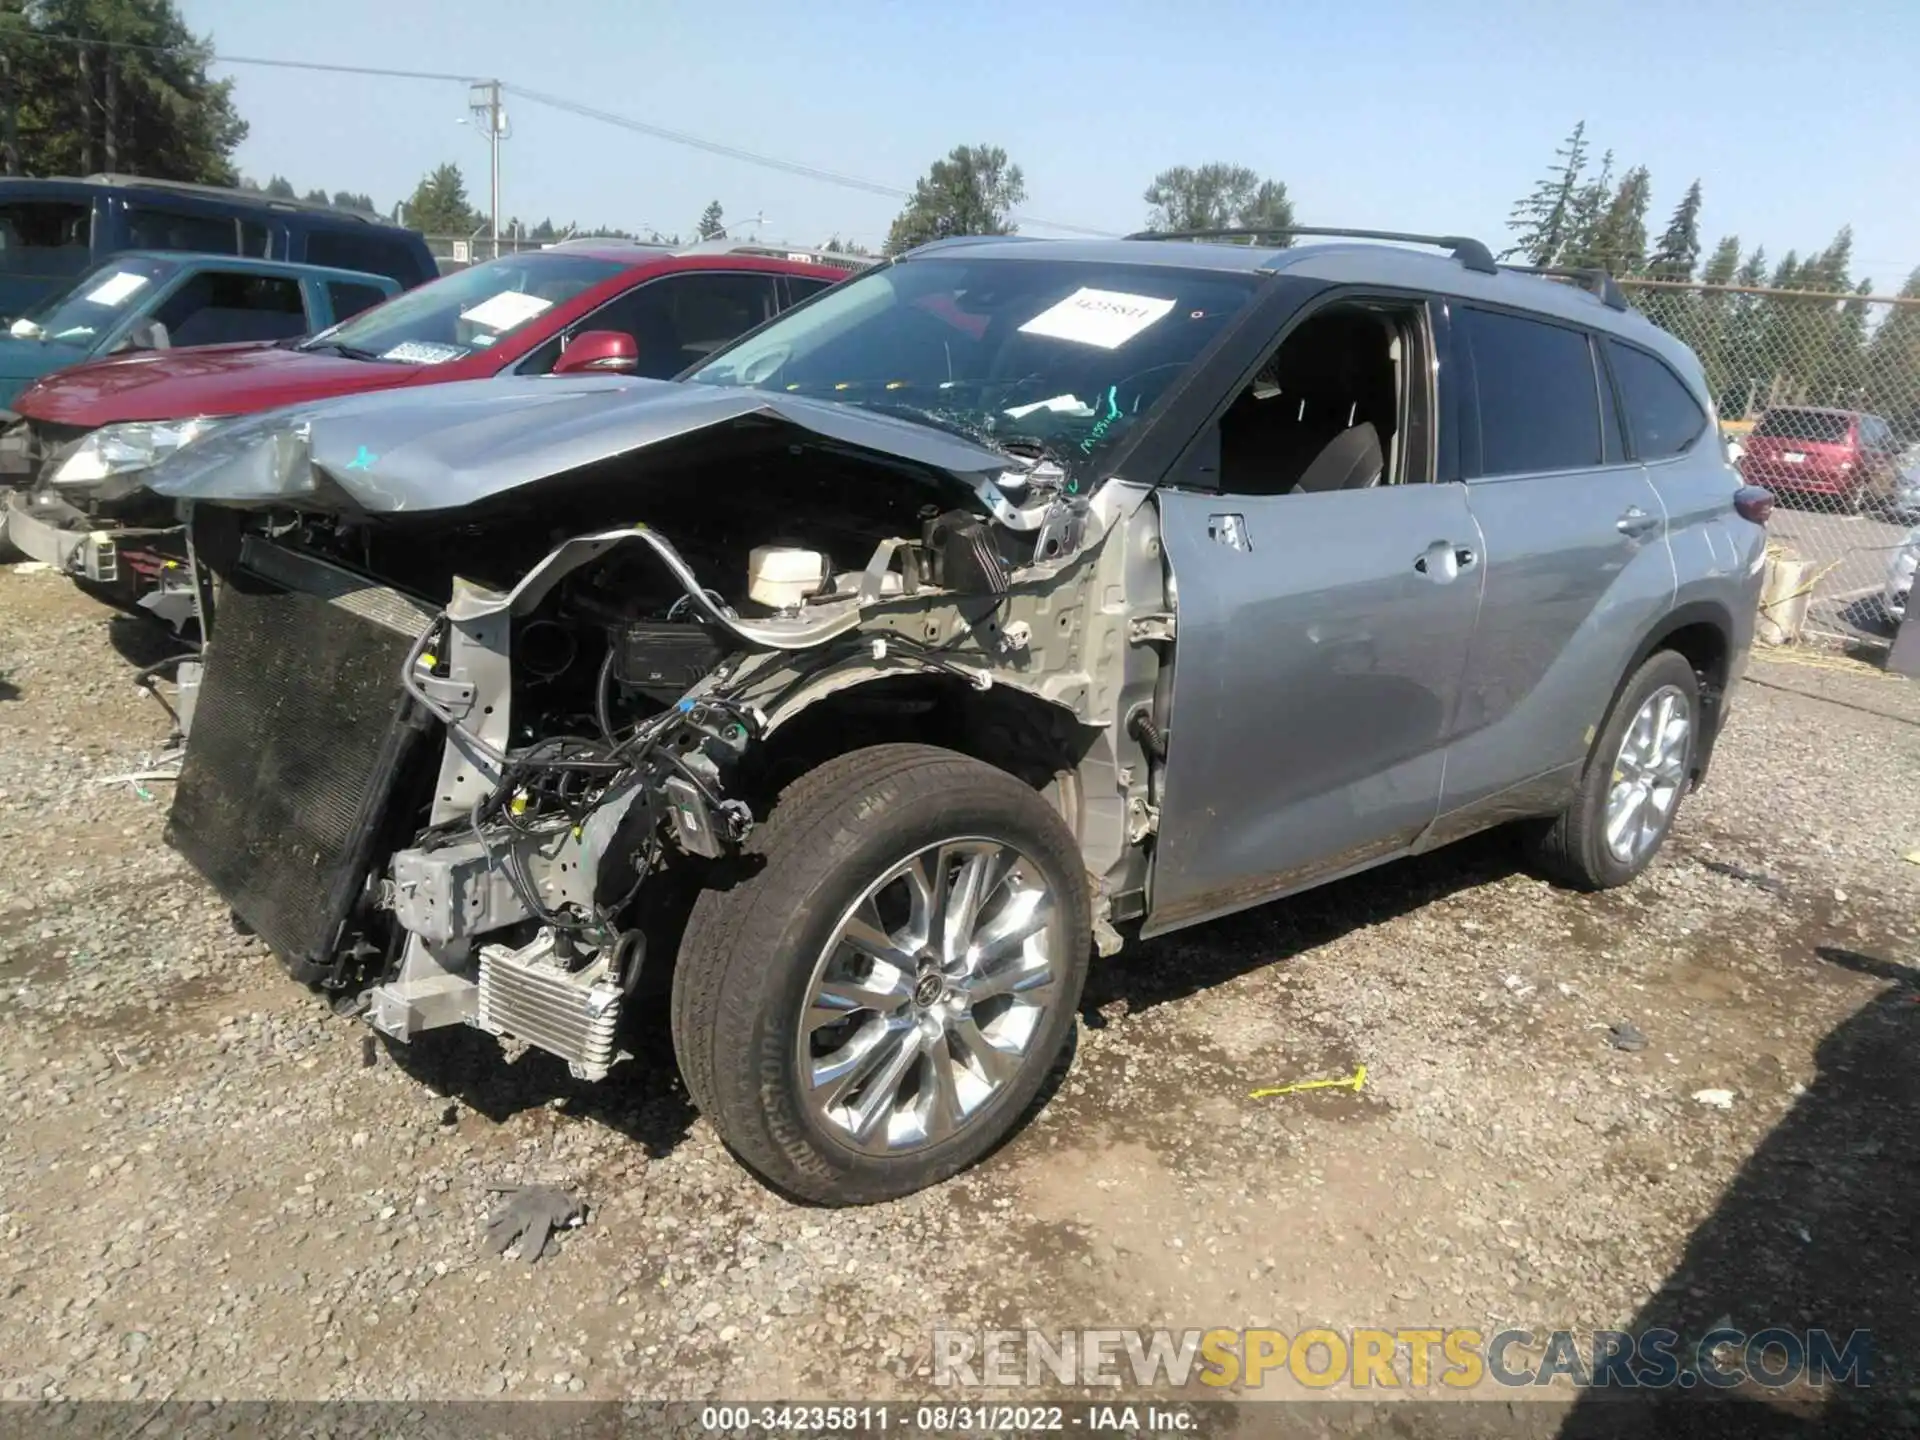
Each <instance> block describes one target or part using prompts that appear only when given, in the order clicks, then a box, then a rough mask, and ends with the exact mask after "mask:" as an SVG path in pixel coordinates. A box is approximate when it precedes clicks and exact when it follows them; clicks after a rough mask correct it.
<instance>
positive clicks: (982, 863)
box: [673, 745, 1091, 1205]
mask: <svg viewBox="0 0 1920 1440" xmlns="http://www.w3.org/2000/svg"><path fill="white" fill-rule="evenodd" d="M746 858H747V862H748V865H747V867H743V868H746V869H748V870H749V873H747V874H746V875H745V876H744V877H743V878H741V879H739V880H738V881H737V882H736V883H734V884H732V885H730V886H726V887H724V888H715V889H711V890H708V891H706V892H705V893H704V894H702V896H701V897H700V899H699V901H698V902H697V903H696V905H695V907H694V912H693V916H692V918H691V920H690V921H689V922H688V926H687V932H686V938H685V940H684V941H683V943H682V945H681V950H680V957H679V963H678V965H677V966H676V969H675V975H674V995H673V1030H674V1048H675V1052H676V1055H677V1056H678V1059H679V1062H680V1068H681V1072H682V1074H683V1076H684V1077H685V1079H686V1082H687V1088H688V1091H689V1093H690V1094H691V1095H692V1097H693V1100H694V1103H695V1104H697V1105H698V1106H699V1107H700V1108H701V1110H702V1111H703V1112H705V1114H706V1115H707V1117H708V1119H709V1120H710V1121H711V1122H712V1124H713V1125H714V1127H715V1129H716V1130H718V1131H719V1133H720V1136H721V1138H722V1139H723V1140H724V1141H725V1142H726V1144H727V1145H728V1147H729V1148H730V1149H731V1150H732V1151H733V1152H734V1153H735V1154H736V1155H737V1156H738V1157H739V1158H740V1159H741V1160H742V1161H743V1162H744V1163H745V1164H746V1165H747V1166H748V1167H749V1168H750V1169H752V1170H754V1171H755V1172H756V1173H757V1174H759V1175H760V1176H761V1177H762V1178H764V1179H766V1180H767V1181H769V1182H770V1183H772V1184H773V1185H775V1186H776V1187H778V1188H779V1189H781V1190H784V1191H786V1192H788V1193H790V1194H793V1195H796V1196H798V1197H800V1198H803V1199H807V1200H812V1201H815V1202H818V1203H823V1204H830V1205H844V1204H863V1203H868V1202H872V1201H877V1200H885V1199H890V1198H893V1197H895V1196H899V1195H904V1194H907V1193H909V1192H910V1191H913V1190H917V1189H920V1188H921V1187H923V1186H926V1185H930V1184H934V1183H936V1182H937V1181H940V1180H943V1179H945V1178H946V1177H948V1176H950V1175H952V1174H954V1173H955V1172H956V1171H958V1170H961V1169H963V1168H964V1167H966V1166H967V1165H970V1164H972V1163H974V1162H975V1161H976V1160H978V1159H980V1158H981V1157H982V1156H983V1155H985V1154H986V1153H987V1152H988V1151H989V1150H991V1149H992V1148H993V1146H994V1145H996V1144H997V1143H998V1142H999V1141H1000V1140H1001V1139H1003V1138H1004V1137H1005V1136H1006V1135H1007V1133H1008V1132H1009V1131H1011V1130H1012V1129H1013V1127H1014V1126H1015V1125H1016V1124H1017V1123H1018V1121H1019V1119H1020V1118H1021V1116H1022V1114H1023V1113H1024V1112H1025V1111H1026V1109H1027V1108H1028V1106H1029V1105H1030V1104H1031V1103H1032V1101H1033V1099H1034V1097H1035V1095H1036V1094H1037V1093H1038V1091H1039V1089H1040V1086H1041V1084H1042V1082H1043V1081H1044V1080H1045V1078H1046V1074H1047V1071H1048V1070H1049V1068H1050V1067H1051V1066H1052V1064H1053V1062H1054V1060H1055V1058H1056V1057H1057V1055H1058V1054H1059V1052H1060V1049H1061V1046H1062V1044H1063V1042H1064V1041H1065V1039H1066V1037H1067V1035H1068V1033H1069V1031H1070V1030H1071V1028H1072V1026H1073V1021H1074V1013H1075V1011H1076V1009H1077V1007H1078V1005H1079V1000H1080V990H1081V986H1082V984H1083V983H1084V981H1085V978H1086V968H1087V959H1088V949H1089V935H1090V931H1091V920H1090V916H1089V910H1088V898H1087V885H1086V880H1085V872H1084V868H1083V866H1082V863H1081V859H1080V854H1079V849H1078V846H1077V844H1076V842H1075V841H1074V838H1073V835H1072V833H1071V832H1070V831H1069V830H1068V829H1067V827H1066V825H1065V824H1064V822H1062V820H1061V819H1060V817H1059V816H1058V814H1056V813H1055V811H1054V810H1053V809H1052V807H1051V806H1049V805H1048V804H1047V803H1046V801H1045V800H1044V799H1042V798H1041V797H1040V796H1039V795H1038V794H1036V793H1035V792H1034V791H1033V790H1032V789H1031V788H1030V787H1028V786H1026V785H1024V784H1022V783H1021V782H1020V781H1018V780H1016V779H1014V778H1013V777H1012V776H1010V775H1007V774H1006V773H1004V772H1003V771H1000V770H996V769H994V768H993V767H991V766H988V765H984V764H982V763H980V762H979V761H976V760H971V759H968V758H966V757H964V756H960V755H957V754H954V753H952V752H950V751H943V750H936V749H932V748H930V747H926V746H917V745H883V746H876V747H873V748H872V749H867V750H860V751H856V752H854V753H853V754H850V755H847V756H843V757H841V758H839V759H836V760H834V761H832V762H830V763H829V764H827V765H824V766H822V767H820V768H819V769H818V770H815V771H812V772H811V773H809V774H807V775H805V776H803V777H801V778H800V779H799V780H797V781H795V782H794V783H793V784H792V785H791V786H789V787H788V788H787V790H786V791H785V792H784V793H783V794H782V796H781V798H780V800H779V802H778V804H777V805H776V806H775V808H774V810H773V813H772V815H771V816H770V817H769V818H768V821H767V823H766V824H765V825H763V826H761V827H760V828H759V829H758V830H756V831H755V833H754V835H753V837H752V840H751V841H750V842H749V845H748V855H747V857H746Z"/></svg>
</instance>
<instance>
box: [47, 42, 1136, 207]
mask: <svg viewBox="0 0 1920 1440" xmlns="http://www.w3.org/2000/svg"><path fill="white" fill-rule="evenodd" d="M15 33H18V34H21V35H24V36H27V37H29V38H32V39H36V40H40V41H42V42H44V43H46V44H51V45H86V46H91V47H96V48H101V49H108V50H135V51H142V52H144V53H147V54H151V55H178V54H181V53H190V54H192V55H194V56H195V57H196V58H199V59H202V60H204V61H206V62H207V63H209V64H215V65H263V66H267V67H269V68H272V69H277V70H313V71H319V72H321V73H323V74H332V75H374V76H379V77H381V78H383V79H389V80H434V81H443V82H446V83H449V84H459V85H475V84H488V83H492V82H491V81H490V80H489V78H488V77H486V76H480V75H473V74H453V73H450V72H447V71H437V70H396V69H390V68H386V67H383V66H377V65H330V64H326V63H324V62H322V61H319V60H281V59H275V58H273V57H271V56H265V55H222V54H218V53H214V52H210V51H199V50H188V49H186V48H185V47H181V46H166V45H142V44H139V43H137V42H135V41H132V40H87V39H83V38H81V37H78V36H73V35H47V34H43V33H41V32H37V31H19V32H15ZM500 88H501V90H503V91H505V92H507V93H509V94H513V95H518V96H519V97H520V98H521V99H523V100H531V101H532V102H534V103H535V104H537V105H545V106H548V107H549V108H551V109H555V110H563V111H566V112H567V113H569V114H573V115H578V116H581V117H582V118H584V119H588V120H598V121H599V122H600V123H601V124H603V125H616V126H618V127H620V128H621V129H623V130H630V131H632V132H633V133H634V134H636V135H646V136H650V137H651V138H653V139H655V140H664V141H666V142H667V143H668V144H670V145H684V146H687V147H688V148H690V149H694V150H703V151H705V152H706V153H708V154H709V155H722V156H725V157H726V158H728V159H730V160H740V161H744V162H745V163H747V164H749V165H758V166H760V167H761V168H763V169H768V170H779V171H783V172H784V173H786V174H788V175H798V176H800V177H801V178H803V179H807V180H818V181H821V182H822V183H824V184H828V185H838V186H840V187H842V188H843V189H847V190H860V191H864V192H865V193H867V194H869V195H880V196H884V197H886V198H887V199H890V200H911V199H912V198H913V191H911V190H908V189H903V188H902V187H900V186H898V185H886V184H882V183H881V182H880V181H877V180H865V179H862V178H861V177H859V176H858V175H848V174H845V173H844V172H842V171H838V170H828V169H825V168H824V167H822V166H818V165H808V164H805V163H803V162H801V161H798V160H783V159H781V158H780V157H779V156H776V155H765V154H762V153H761V152H759V151H757V150H748V149H745V148H744V147H742V146H738V145H728V144H725V143H723V142H722V141H719V140H709V139H707V138H706V137H705V136H701V135H693V134H690V133H688V132H687V131H685V130H673V129H669V128H668V127H667V126H665V125H654V124H651V123H649V122H647V121H645V120H636V119H634V118H633V117H632V116H630V115H617V114H615V113H614V112H612V111H611V110H600V109H596V108H595V107H594V106H591V105H583V104H581V103H580V102H579V101H577V100H569V99H567V98H566V97H564V96H561V95H549V94H546V93H544V92H543V91H539V90H529V89H527V88H526V87H525V86H522V85H513V84H508V83H506V82H504V81H502V82H500ZM1008 218H1009V219H1012V220H1018V221H1020V222H1022V223H1024V224H1028V225H1038V226H1040V227H1042V228H1043V229H1047V230H1058V231H1062V232H1064V233H1065V234H1068V235H1087V236H1092V237H1094V238H1096V239H1102V240H1110V239H1113V238H1114V237H1115V236H1116V235H1117V233H1118V232H1117V231H1113V230H1096V229H1093V228H1091V227H1089V226H1086V225H1069V224H1067V223H1066V222H1065V221H1061V220H1049V219H1047V218H1046V217H1045V216H1042V215H1031V214H1027V213H1025V212H1021V211H1016V212H1011V213H1010V214H1009V216H1008Z"/></svg>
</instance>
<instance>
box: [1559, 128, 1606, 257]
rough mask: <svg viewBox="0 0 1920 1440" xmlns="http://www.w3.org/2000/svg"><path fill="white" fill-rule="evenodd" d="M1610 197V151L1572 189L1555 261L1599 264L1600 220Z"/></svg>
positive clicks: (1603, 215)
mask: <svg viewBox="0 0 1920 1440" xmlns="http://www.w3.org/2000/svg"><path fill="white" fill-rule="evenodd" d="M1612 198H1613V151H1611V150H1609V151H1607V153H1606V154H1604V155H1602V156H1601V157H1600V170H1599V173H1598V174H1596V175H1595V176H1594V177H1593V179H1591V180H1589V181H1587V182H1586V183H1585V184H1583V185H1582V186H1580V188H1579V189H1577V190H1575V191H1574V192H1573V201H1572V203H1571V204H1570V205H1569V206H1568V208H1567V239H1566V243H1565V244H1564V245H1562V246H1561V247H1560V259H1559V262H1558V263H1559V264H1562V265H1565V266H1568V267H1569V268H1572V269H1583V268H1586V267H1589V266H1593V265H1598V264H1599V263H1600V251H1599V246H1600V240H1601V236H1600V222H1601V220H1602V219H1603V218H1604V217H1605V215H1606V212H1607V202H1608V201H1609V200H1611V199H1612Z"/></svg>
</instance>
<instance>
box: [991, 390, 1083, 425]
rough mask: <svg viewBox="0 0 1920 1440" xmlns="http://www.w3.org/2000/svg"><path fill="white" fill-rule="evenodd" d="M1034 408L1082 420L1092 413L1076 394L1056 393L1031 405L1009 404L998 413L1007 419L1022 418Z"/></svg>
mask: <svg viewBox="0 0 1920 1440" xmlns="http://www.w3.org/2000/svg"><path fill="white" fill-rule="evenodd" d="M1036 410H1050V411H1052V412H1053V413H1054V414H1055V415H1072V416H1075V417H1077V418H1079V419H1083V420H1084V419H1088V418H1091V416H1092V415H1093V407H1092V406H1091V405H1089V404H1087V402H1086V401H1084V400H1082V399H1081V398H1080V397H1079V396H1078V395H1056V396H1054V397H1053V398H1052V399H1051V400H1036V401H1034V402H1033V403H1032V404H1031V405H1009V406H1008V407H1007V408H1006V409H1005V410H1002V411H1001V412H1000V413H1001V414H1002V415H1005V416H1006V417H1007V418H1008V419H1009V420H1024V419H1025V418H1026V417H1027V416H1029V415H1031V414H1033V412H1034V411H1036Z"/></svg>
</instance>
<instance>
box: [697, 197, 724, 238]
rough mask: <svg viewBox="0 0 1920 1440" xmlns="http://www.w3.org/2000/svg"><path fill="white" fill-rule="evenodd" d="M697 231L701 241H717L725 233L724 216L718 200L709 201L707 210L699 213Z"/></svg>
mask: <svg viewBox="0 0 1920 1440" xmlns="http://www.w3.org/2000/svg"><path fill="white" fill-rule="evenodd" d="M698 231H699V235H700V238H701V239H702V240H718V239H719V238H721V237H722V236H724V235H725V234H726V233H727V220H726V216H725V214H724V213H723V212H722V211H721V209H720V202H719V201H718V200H709V201H708V202H707V208H706V209H704V210H702V211H701V212H700V224H699V226H698Z"/></svg>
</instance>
